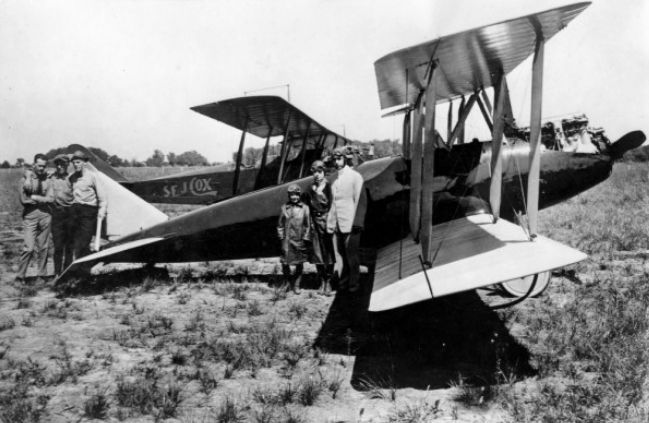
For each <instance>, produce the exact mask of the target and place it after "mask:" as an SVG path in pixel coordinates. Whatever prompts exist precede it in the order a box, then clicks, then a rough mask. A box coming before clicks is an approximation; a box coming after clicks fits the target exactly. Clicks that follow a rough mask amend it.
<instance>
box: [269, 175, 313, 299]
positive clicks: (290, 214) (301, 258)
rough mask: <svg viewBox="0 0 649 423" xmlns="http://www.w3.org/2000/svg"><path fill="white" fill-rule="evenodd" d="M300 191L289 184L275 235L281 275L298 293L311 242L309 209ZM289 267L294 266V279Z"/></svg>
mask: <svg viewBox="0 0 649 423" xmlns="http://www.w3.org/2000/svg"><path fill="white" fill-rule="evenodd" d="M301 194H302V190H301V189H300V187H299V186H297V185H295V184H291V185H290V186H289V187H288V202H287V203H286V204H284V205H283V206H282V209H281V211H280V215H279V222H278V224H277V235H278V236H279V239H280V241H281V242H282V256H281V262H282V273H283V274H284V277H285V278H286V279H287V282H288V284H289V287H290V289H292V290H293V292H294V293H296V294H299V293H300V284H301V282H302V270H303V268H304V262H305V261H306V260H307V255H308V254H307V252H308V250H307V243H308V242H309V241H310V240H311V229H310V228H311V224H310V217H309V208H308V207H307V206H306V205H305V204H304V203H303V202H302V201H301V200H300V196H301ZM291 265H295V277H294V278H293V277H291Z"/></svg>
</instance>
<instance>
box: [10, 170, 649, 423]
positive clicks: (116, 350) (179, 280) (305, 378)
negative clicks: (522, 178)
mask: <svg viewBox="0 0 649 423" xmlns="http://www.w3.org/2000/svg"><path fill="white" fill-rule="evenodd" d="M147 176H153V175H147ZM18 177H19V173H18V172H16V171H15V170H11V171H5V172H1V173H0V195H1V198H0V213H2V214H0V223H1V224H2V226H1V227H2V244H1V245H0V248H1V254H2V257H3V258H2V260H0V272H1V273H0V421H2V422H16V421H38V420H41V421H56V422H68V421H80V420H85V421H91V420H93V419H108V420H112V421H128V422H141V421H170V422H171V421H180V422H212V421H217V422H240V421H253V422H310V421H316V422H341V421H346V422H347V421H348V422H428V421H432V420H433V419H435V421H461V422H501V421H511V422H608V421H619V422H645V421H648V420H649V411H648V410H649V408H648V407H649V401H648V398H647V392H649V378H648V374H647V365H648V364H649V332H648V328H649V325H648V322H649V320H648V319H649V285H648V284H647V282H648V276H649V263H648V262H647V259H648V258H649V233H648V232H649V229H648V228H647V225H646V222H647V218H648V217H649V190H648V189H647V182H648V176H647V170H646V168H645V167H644V165H643V164H618V165H616V167H615V170H614V173H613V175H612V176H611V178H610V179H609V180H608V181H606V182H605V183H603V184H601V185H599V186H598V187H595V188H594V189H592V190H590V191H588V192H587V193H583V194H581V195H580V196H578V197H576V198H573V199H572V200H570V201H567V202H565V203H563V204H560V205H558V206H555V207H553V208H551V209H547V210H544V211H543V212H542V213H541V218H540V223H541V225H542V228H541V232H542V233H543V234H544V235H547V236H549V237H551V238H554V239H557V240H559V241H562V242H564V243H567V244H569V245H572V246H574V247H577V248H580V249H582V250H583V251H585V252H587V253H588V254H589V255H590V259H589V260H587V261H585V262H583V263H580V264H578V265H575V266H573V267H571V268H567V269H563V270H560V271H558V272H555V274H554V276H553V283H552V284H551V285H550V287H549V288H548V289H547V290H546V291H545V293H544V294H543V295H542V297H540V298H537V299H532V300H528V301H526V302H524V303H522V304H519V305H517V306H515V307H512V308H509V309H505V310H500V311H493V310H491V309H490V308H489V307H488V305H489V304H494V303H499V302H501V301H503V299H502V298H500V297H498V296H494V295H492V293H491V292H490V291H480V292H478V293H466V294H461V295H455V296H451V297H447V298H443V299H439V300H436V301H430V302H426V303H420V304H417V305H415V306H411V307H405V308H402V309H399V310H395V311H392V312H388V313H381V314H378V315H370V314H368V313H366V312H364V311H363V310H365V305H366V302H367V301H368V297H367V293H366V295H364V296H361V297H360V298H356V299H348V298H344V297H341V296H337V297H326V296H322V295H319V294H318V293H317V292H316V291H315V289H313V282H314V281H313V280H312V279H313V274H312V273H311V274H309V275H307V276H308V277H309V279H308V280H307V285H309V284H310V285H309V287H310V288H309V287H308V289H305V290H304V291H303V292H302V294H300V295H293V294H289V295H286V294H285V293H284V292H282V291H281V290H279V289H278V288H277V284H278V281H279V279H278V278H279V275H278V273H279V272H278V264H277V262H276V261H274V260H266V261H240V262H219V263H200V264H197V265H195V266H192V267H187V266H173V267H172V266H169V267H168V268H167V269H162V268H159V269H157V271H156V272H149V273H145V272H144V271H143V270H138V269H133V270H127V271H123V272H121V273H119V276H118V277H114V276H113V277H111V276H106V277H101V276H99V277H97V278H95V279H94V280H93V281H92V283H89V284H87V285H86V286H85V287H83V289H78V290H76V291H73V292H72V291H68V292H61V291H53V290H52V289H51V287H50V286H48V285H47V284H41V285H39V286H34V285H30V284H26V285H16V284H14V283H13V282H11V281H12V279H13V276H14V274H15V273H14V272H13V271H12V265H13V264H14V263H15V262H16V259H17V255H18V253H19V250H20V241H19V240H18V239H17V238H19V237H20V216H19V208H18V204H17V197H16V194H15V186H16V181H17V178H18ZM167 211H173V210H171V209H168V210H167ZM364 282H365V286H366V287H367V285H368V284H369V281H367V280H364Z"/></svg>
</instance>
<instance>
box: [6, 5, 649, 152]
mask: <svg viewBox="0 0 649 423" xmlns="http://www.w3.org/2000/svg"><path fill="white" fill-rule="evenodd" d="M569 3H572V2H570V1H565V0H563V1H560V0H548V1H521V0H503V1H497V0H492V1H482V0H456V1H453V2H448V1H441V0H439V1H435V0H425V1H424V0H412V1H408V0H398V1H397V0H394V1H393V0H275V1H268V0H209V1H207V0H137V1H135V0H112V1H107V0H82V1H74V0H71V1H54V0H39V1H29V0H0V64H1V66H0V145H2V146H3V148H2V149H1V150H0V161H3V160H9V161H10V162H12V163H13V162H15V160H16V159H17V158H18V157H22V158H25V159H26V160H27V161H31V158H32V157H33V155H34V154H35V153H38V152H46V151H48V150H49V149H51V148H55V147H60V146H65V145H68V144H71V143H79V144H83V145H86V146H93V147H99V148H102V149H104V150H106V151H108V152H109V153H111V154H116V155H118V156H120V157H123V158H127V159H132V158H136V159H138V160H144V159H146V158H147V157H149V156H151V154H152V153H153V150H154V149H160V150H162V151H163V152H165V153H167V152H170V151H172V152H175V153H181V152H184V151H187V150H197V151H199V152H200V153H202V154H203V155H205V156H206V157H207V158H208V159H209V160H210V161H221V162H223V161H227V160H229V159H230V158H231V157H232V152H233V151H235V150H236V148H237V145H238V142H239V137H240V133H239V132H238V131H236V130H233V129H232V128H229V127H227V126H226V125H224V124H222V123H220V122H217V121H214V120H212V119H210V118H207V117H205V116H203V115H200V114H198V113H196V112H193V111H191V110H190V107H192V106H196V105H201V104H206V103H211V102H215V101H219V100H223V99H227V98H232V97H238V96H242V95H244V92H246V91H255V90H260V91H257V92H255V94H265V95H280V96H283V97H285V98H286V96H287V88H286V87H285V86H284V85H285V84H289V86H290V100H291V102H292V103H293V104H294V105H295V106H297V107H298V108H300V109H302V110H303V111H304V112H305V113H307V114H308V115H309V116H311V117H312V118H314V119H315V120H317V121H318V122H320V123H321V124H323V125H324V126H326V127H328V128H329V129H331V130H333V131H337V132H339V133H343V132H344V133H345V135H346V136H347V137H349V138H352V139H358V140H361V141H368V140H370V139H385V138H399V137H400V132H401V130H400V128H401V119H402V118H401V117H388V118H381V111H380V108H379V99H378V94H377V88H376V80H375V76H374V68H373V63H374V61H375V60H377V59H378V58H380V57H382V56H384V55H386V54H388V53H390V52H392V51H394V50H397V49H400V48H404V47H408V46H411V45H413V44H418V43H421V42H424V41H427V40H432V39H434V38H437V37H439V36H442V35H448V34H452V33H455V32H458V31H462V30H466V29H470V28H474V27H478V26H483V25H487V24H490V23H495V22H499V21H502V20H504V19H511V18H515V17H518V16H522V15H526V14H530V13H534V12H540V11H543V10H547V9H550V8H553V7H557V6H561V5H565V4H569ZM647 22H649V2H646V1H643V0H595V1H593V4H592V5H591V6H590V7H589V8H587V9H586V10H585V11H584V12H583V13H582V14H581V15H580V16H578V17H577V18H576V19H575V20H574V21H573V22H572V23H571V24H569V25H568V27H567V28H566V29H565V30H564V31H561V32H559V34H557V35H556V36H555V37H554V38H552V39H551V40H550V41H549V42H548V43H547V44H546V50H545V69H544V97H543V115H544V116H545V117H546V118H551V119H556V118H560V117H563V116H569V115H571V114H574V113H586V114H587V115H588V117H589V118H590V122H591V124H592V125H594V126H603V127H604V128H605V129H606V130H607V134H608V135H609V137H610V138H611V139H617V138H618V137H620V136H621V135H623V134H624V133H626V132H628V131H631V130H634V129H642V130H644V131H645V132H646V133H649V78H648V77H647V75H646V74H647V70H648V69H649V26H648V25H647ZM530 69H531V64H530V61H529V60H528V61H526V62H523V64H521V66H519V68H517V69H516V70H515V71H513V72H512V73H511V74H510V75H509V76H508V83H509V86H510V90H511V95H512V105H513V108H514V112H515V117H516V118H517V121H518V122H519V123H520V124H522V125H525V124H527V122H528V121H529V104H528V103H529V99H530V94H529V90H530V84H531V77H530ZM274 86H280V87H278V88H272V89H264V88H266V87H274ZM439 115H444V113H440V114H439ZM485 131H486V129H485V127H484V124H482V123H481V122H478V121H477V120H472V121H471V122H469V124H468V128H467V137H472V136H473V135H476V136H479V137H481V138H484V137H485V136H488V134H487V133H486V132H485ZM469 139H470V138H469ZM262 144H263V140H260V139H258V138H256V137H252V136H250V137H248V139H247V145H252V146H261V145H262Z"/></svg>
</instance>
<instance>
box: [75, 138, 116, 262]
mask: <svg viewBox="0 0 649 423" xmlns="http://www.w3.org/2000/svg"><path fill="white" fill-rule="evenodd" d="M87 161H88V157H86V155H85V154H84V153H83V152H82V151H80V150H77V151H75V152H74V154H73V155H72V166H73V167H74V173H73V174H72V175H70V177H69V181H70V184H71V185H72V217H73V221H74V223H75V225H76V232H75V234H74V241H73V250H74V258H75V259H78V258H79V257H83V256H85V255H88V254H90V241H91V240H92V236H93V235H94V233H95V228H96V226H97V219H99V220H101V219H103V218H104V217H106V207H107V202H106V196H105V194H104V191H103V187H102V186H101V184H100V183H99V181H98V180H97V176H96V175H95V173H94V172H92V171H91V170H90V169H88V168H87V167H86V162H87Z"/></svg>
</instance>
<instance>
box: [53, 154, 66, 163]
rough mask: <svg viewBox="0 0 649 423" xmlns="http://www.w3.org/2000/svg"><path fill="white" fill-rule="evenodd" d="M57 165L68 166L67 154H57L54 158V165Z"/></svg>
mask: <svg viewBox="0 0 649 423" xmlns="http://www.w3.org/2000/svg"><path fill="white" fill-rule="evenodd" d="M57 163H64V164H68V163H70V157H69V156H68V155H67V154H57V155H56V156H54V164H57Z"/></svg>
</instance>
